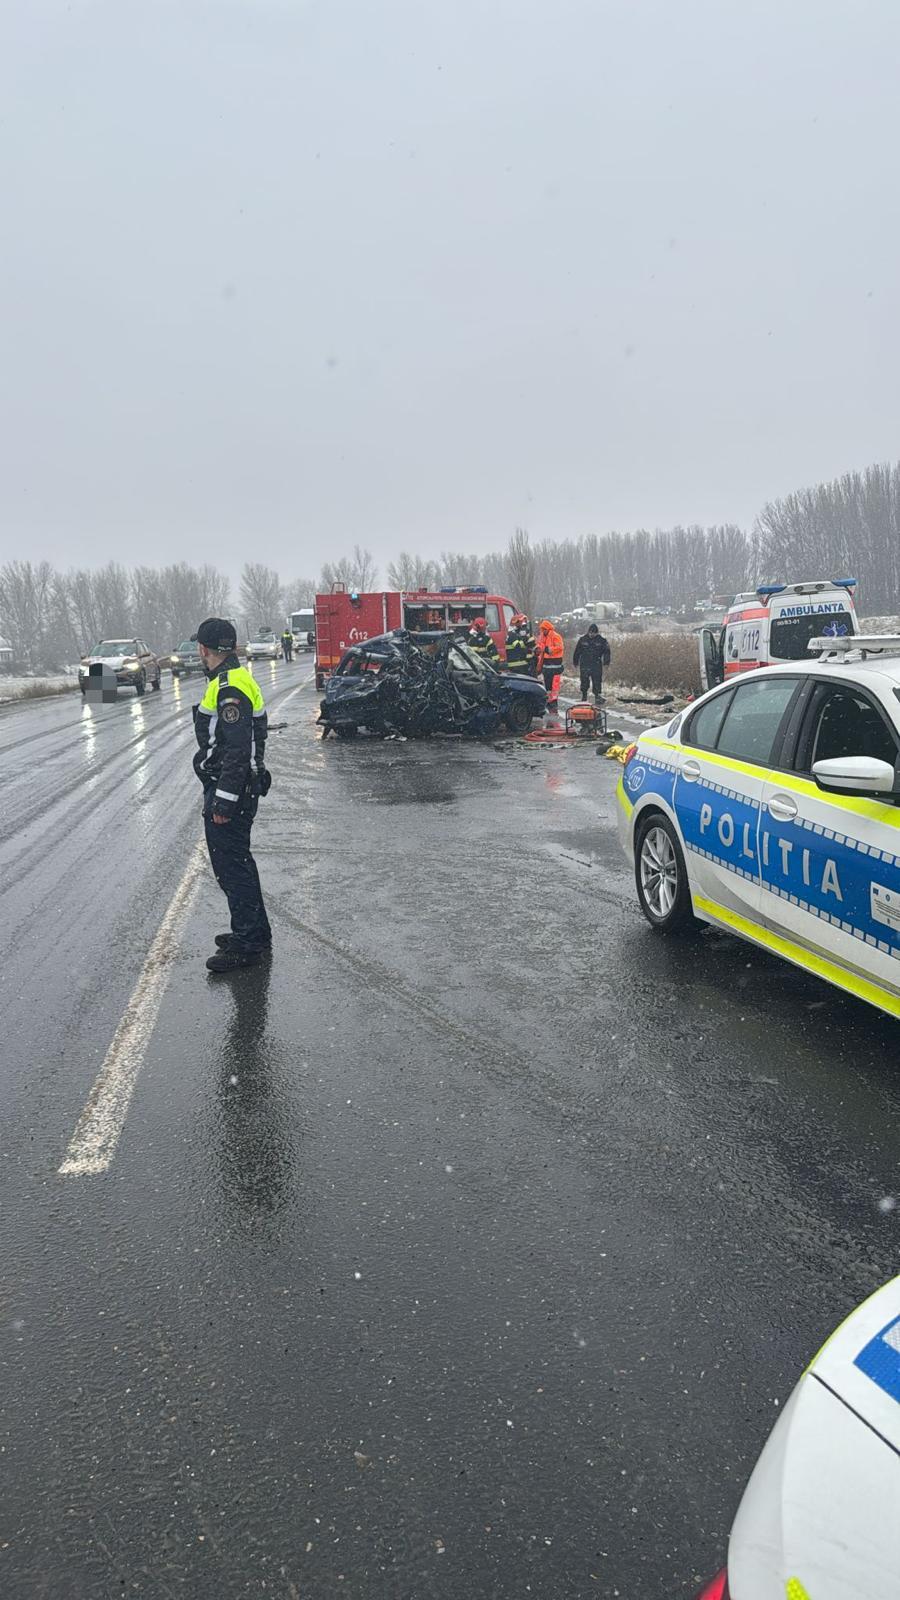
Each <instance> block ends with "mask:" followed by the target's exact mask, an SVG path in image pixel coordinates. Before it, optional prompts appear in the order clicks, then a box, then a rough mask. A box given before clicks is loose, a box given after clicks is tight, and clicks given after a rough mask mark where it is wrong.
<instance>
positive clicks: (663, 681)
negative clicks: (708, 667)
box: [604, 633, 700, 695]
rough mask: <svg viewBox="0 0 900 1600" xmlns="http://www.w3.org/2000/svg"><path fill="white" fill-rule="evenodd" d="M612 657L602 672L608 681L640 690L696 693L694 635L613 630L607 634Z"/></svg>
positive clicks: (697, 674) (697, 668) (697, 654)
mask: <svg viewBox="0 0 900 1600" xmlns="http://www.w3.org/2000/svg"><path fill="white" fill-rule="evenodd" d="M609 647H610V655H611V657H612V660H611V661H610V664H609V666H608V667H607V668H606V670H605V672H604V677H608V678H609V680H610V682H615V683H617V684H633V685H635V686H640V688H642V689H662V690H666V689H670V690H671V691H672V693H673V694H682V695H687V694H699V692H700V652H699V648H698V644H697V636H696V634H690V633H633V634H621V633H615V634H610V635H609Z"/></svg>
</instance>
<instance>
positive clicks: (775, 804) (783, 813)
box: [766, 794, 797, 822]
mask: <svg viewBox="0 0 900 1600" xmlns="http://www.w3.org/2000/svg"><path fill="white" fill-rule="evenodd" d="M766 804H767V806H768V810H769V814H770V816H773V817H774V818H775V821H776V822H793V820H794V818H795V817H796V815H797V802H796V800H792V799H791V796H790V795H789V794H773V795H770V796H769V798H768V800H767V802H766Z"/></svg>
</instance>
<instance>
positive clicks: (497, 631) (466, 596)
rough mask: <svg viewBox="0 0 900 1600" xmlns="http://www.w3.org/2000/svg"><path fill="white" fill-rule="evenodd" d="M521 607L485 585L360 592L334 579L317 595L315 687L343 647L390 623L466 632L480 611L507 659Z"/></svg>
mask: <svg viewBox="0 0 900 1600" xmlns="http://www.w3.org/2000/svg"><path fill="white" fill-rule="evenodd" d="M516 610H517V607H516V606H514V605H513V603H512V601H511V600H508V599H507V598H506V596H505V595H502V594H489V593H488V591H487V589H484V588H452V589H412V590H408V591H405V592H403V591H400V590H397V589H384V590H380V591H379V592H378V593H377V594H360V593H359V592H358V591H357V590H356V589H347V588H345V587H344V586H343V585H342V584H335V585H334V586H333V587H332V590H331V593H330V594H317V595H316V688H317V689H323V688H324V687H325V679H326V678H328V677H330V676H331V674H332V673H333V672H335V671H336V670H337V665H338V662H339V661H340V659H341V656H342V655H343V654H344V651H345V650H349V648H350V646H351V645H352V644H359V643H360V642H361V641H362V640H363V639H374V638H376V637H377V635H378V634H379V633H389V632H390V630H391V629H392V628H409V629H411V630H412V631H413V632H419V631H428V630H430V629H434V628H456V629H458V630H459V631H460V632H468V629H469V628H470V627H471V626H472V623H473V622H474V620H475V618H476V617H484V620H485V622H486V623H487V630H488V633H489V634H490V635H491V637H492V639H493V640H494V643H495V644H496V646H497V649H498V650H499V652H500V656H501V658H502V660H504V661H505V660H506V635H507V631H508V629H509V624H510V620H511V618H512V617H513V616H514V615H515V613H516Z"/></svg>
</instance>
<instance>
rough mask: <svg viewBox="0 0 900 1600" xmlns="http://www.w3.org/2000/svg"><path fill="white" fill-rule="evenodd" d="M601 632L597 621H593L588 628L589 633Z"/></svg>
mask: <svg viewBox="0 0 900 1600" xmlns="http://www.w3.org/2000/svg"><path fill="white" fill-rule="evenodd" d="M599 632H600V629H599V628H598V627H597V624H596V622H592V623H591V625H590V627H589V628H588V633H599Z"/></svg>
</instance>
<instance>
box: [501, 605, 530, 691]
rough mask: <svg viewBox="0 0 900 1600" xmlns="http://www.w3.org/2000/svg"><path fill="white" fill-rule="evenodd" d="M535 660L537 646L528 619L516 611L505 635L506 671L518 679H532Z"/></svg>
mask: <svg viewBox="0 0 900 1600" xmlns="http://www.w3.org/2000/svg"><path fill="white" fill-rule="evenodd" d="M536 659H537V645H536V644H535V642H534V634H533V633H532V631H531V629H530V627H529V626H528V618H527V617H525V616H523V615H522V612H521V611H517V612H516V614H515V616H514V617H513V618H512V619H511V621H510V624H509V631H508V633H507V635H506V670H507V672H513V673H515V675H516V677H518V678H533V677H534V664H535V661H536Z"/></svg>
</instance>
